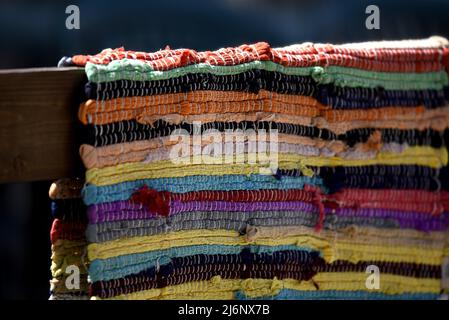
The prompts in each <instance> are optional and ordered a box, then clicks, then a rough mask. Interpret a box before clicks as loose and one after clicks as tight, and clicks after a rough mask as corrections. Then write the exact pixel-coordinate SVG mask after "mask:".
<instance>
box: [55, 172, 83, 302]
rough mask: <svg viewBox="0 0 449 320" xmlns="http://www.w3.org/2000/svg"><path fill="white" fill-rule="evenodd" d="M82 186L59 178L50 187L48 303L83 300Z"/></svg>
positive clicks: (77, 181)
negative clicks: (49, 278) (50, 219)
mask: <svg viewBox="0 0 449 320" xmlns="http://www.w3.org/2000/svg"><path fill="white" fill-rule="evenodd" d="M82 188H83V182H82V180H79V179H70V178H63V179H59V180H57V181H55V182H53V183H52V185H51V187H50V190H49V196H50V199H51V211H52V214H53V218H54V220H53V224H52V227H51V231H50V241H51V244H52V246H51V250H52V256H51V274H52V277H53V278H52V280H51V281H50V293H51V296H50V300H87V299H88V298H89V296H88V285H87V267H86V266H87V257H86V248H87V241H86V227H87V217H86V207H85V205H84V203H83V201H82V199H81V190H82Z"/></svg>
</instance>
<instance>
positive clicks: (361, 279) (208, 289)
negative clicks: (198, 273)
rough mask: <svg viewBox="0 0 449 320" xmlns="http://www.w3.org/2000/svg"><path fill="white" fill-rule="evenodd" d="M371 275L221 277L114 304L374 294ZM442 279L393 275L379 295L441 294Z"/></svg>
mask: <svg viewBox="0 0 449 320" xmlns="http://www.w3.org/2000/svg"><path fill="white" fill-rule="evenodd" d="M367 277H368V275H367V274H366V273H362V272H347V273H346V272H329V273H319V274H317V275H315V276H314V277H313V279H312V280H309V281H304V280H302V281H300V280H295V279H284V280H278V279H276V278H274V279H244V280H242V279H221V278H220V277H219V276H216V277H214V278H212V279H211V280H209V281H198V282H188V283H183V284H179V285H173V286H167V287H164V288H158V289H150V290H146V291H139V292H135V293H131V294H126V295H119V296H116V297H113V298H111V299H112V300H122V299H139V300H145V299H189V298H190V299H200V298H201V299H214V298H226V299H232V298H233V297H234V293H235V292H236V291H239V290H243V291H244V292H245V294H246V295H247V296H249V297H252V298H255V297H260V296H267V295H276V294H277V293H279V291H280V290H282V289H292V290H301V291H316V290H317V287H316V286H315V284H316V285H318V288H319V290H340V291H359V290H360V291H371V290H369V289H367V288H366V286H365V282H366V279H367ZM439 291H440V281H439V279H419V278H412V277H405V276H399V275H392V274H381V275H380V288H379V290H376V292H382V293H385V294H401V293H405V292H407V293H439Z"/></svg>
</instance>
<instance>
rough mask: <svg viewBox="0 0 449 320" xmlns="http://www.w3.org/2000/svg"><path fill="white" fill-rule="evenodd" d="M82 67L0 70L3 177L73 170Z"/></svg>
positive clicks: (3, 179)
mask: <svg viewBox="0 0 449 320" xmlns="http://www.w3.org/2000/svg"><path fill="white" fill-rule="evenodd" d="M85 82H86V79H85V75H84V71H83V69H82V68H39V69H14V70H0V183H5V182H22V181H38V180H52V179H57V178H60V177H67V176H74V175H76V174H77V173H78V170H80V169H81V164H80V160H79V155H78V146H79V142H78V140H79V139H78V133H77V128H78V127H79V124H78V121H77V116H76V113H77V109H78V105H79V103H80V99H81V98H82V97H83V91H82V88H83V85H84V83H85Z"/></svg>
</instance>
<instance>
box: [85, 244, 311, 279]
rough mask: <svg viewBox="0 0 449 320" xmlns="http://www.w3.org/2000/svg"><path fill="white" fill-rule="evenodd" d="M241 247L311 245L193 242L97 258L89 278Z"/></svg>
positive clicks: (110, 276) (272, 249)
mask: <svg viewBox="0 0 449 320" xmlns="http://www.w3.org/2000/svg"><path fill="white" fill-rule="evenodd" d="M243 248H249V249H250V251H251V252H253V253H273V252H276V251H284V250H302V251H307V252H312V251H315V252H316V250H313V249H312V248H307V247H299V246H294V245H283V246H229V245H195V246H185V247H172V248H168V249H164V250H155V251H149V252H145V253H134V254H128V255H122V256H117V257H113V258H108V259H96V260H94V261H92V262H91V264H90V266H89V277H90V280H91V281H92V282H95V281H101V280H111V279H118V278H123V277H125V276H127V275H130V274H136V273H139V272H141V271H143V270H146V269H149V268H151V267H154V266H157V265H163V264H167V263H169V262H170V261H171V259H172V258H178V257H187V256H192V255H196V254H239V253H240V252H241V251H242V249H243Z"/></svg>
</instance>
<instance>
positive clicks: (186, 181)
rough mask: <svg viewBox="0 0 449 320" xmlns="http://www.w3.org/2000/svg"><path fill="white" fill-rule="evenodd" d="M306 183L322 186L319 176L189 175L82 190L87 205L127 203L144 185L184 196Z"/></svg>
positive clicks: (297, 187) (294, 186) (89, 186)
mask: <svg viewBox="0 0 449 320" xmlns="http://www.w3.org/2000/svg"><path fill="white" fill-rule="evenodd" d="M305 184H309V185H314V186H320V187H321V188H323V181H322V179H321V178H319V177H282V178H280V179H279V180H278V179H276V178H275V177H274V176H270V175H257V174H253V175H223V176H187V177H179V178H159V179H145V180H136V181H127V182H122V183H118V184H114V185H108V186H95V185H87V186H85V187H84V189H83V199H84V202H85V204H86V205H92V204H97V203H103V202H112V201H119V200H127V199H129V198H130V197H131V195H132V194H133V193H134V192H135V191H136V190H138V189H139V188H141V187H142V186H144V185H147V186H148V187H149V188H152V189H156V190H158V191H170V192H174V193H185V192H191V191H199V190H224V191H229V190H259V189H282V190H287V189H303V188H304V185H305Z"/></svg>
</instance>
